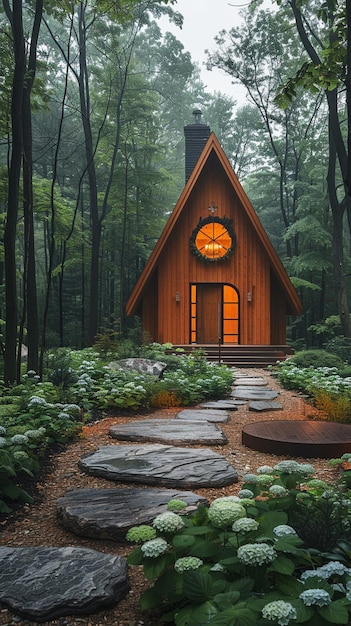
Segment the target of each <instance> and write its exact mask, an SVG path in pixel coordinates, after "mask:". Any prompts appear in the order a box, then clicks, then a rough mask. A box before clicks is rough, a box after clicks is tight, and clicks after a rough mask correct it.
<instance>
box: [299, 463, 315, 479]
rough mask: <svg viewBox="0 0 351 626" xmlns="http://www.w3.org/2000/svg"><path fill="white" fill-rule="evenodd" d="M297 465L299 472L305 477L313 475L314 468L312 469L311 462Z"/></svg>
mask: <svg viewBox="0 0 351 626" xmlns="http://www.w3.org/2000/svg"><path fill="white" fill-rule="evenodd" d="M299 465H300V467H299V472H301V474H303V475H304V476H306V477H307V476H313V474H315V473H316V470H315V469H314V467H313V465H311V463H300V464H299Z"/></svg>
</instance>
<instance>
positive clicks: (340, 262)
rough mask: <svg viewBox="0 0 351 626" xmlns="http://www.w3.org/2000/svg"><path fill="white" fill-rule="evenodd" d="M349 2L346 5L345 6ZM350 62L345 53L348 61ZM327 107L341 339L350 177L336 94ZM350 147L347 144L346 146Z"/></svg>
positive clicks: (348, 328) (303, 35) (348, 330)
mask: <svg viewBox="0 0 351 626" xmlns="http://www.w3.org/2000/svg"><path fill="white" fill-rule="evenodd" d="M349 4H350V2H349V1H348V2H346V5H349ZM290 6H291V8H292V11H293V14H294V17H295V21H296V26H297V30H298V33H299V36H300V39H301V42H302V44H303V46H304V48H305V50H306V52H307V53H308V55H309V57H310V59H311V60H312V62H313V63H315V64H316V65H318V64H319V63H320V62H321V60H320V57H319V55H318V53H317V51H316V49H315V48H314V46H313V45H312V43H311V40H310V38H309V35H308V33H307V31H306V28H305V23H304V21H303V18H302V14H301V11H300V7H299V4H298V2H297V0H290ZM347 16H348V19H350V8H348V10H347ZM329 36H330V42H331V44H333V43H335V37H336V35H335V33H334V31H333V28H332V26H331V27H330V32H329ZM349 60H350V57H349V51H348V61H349ZM325 95H326V99H327V103H328V125H329V166H328V176H327V184H328V194H329V202H330V207H331V210H332V217H333V263H334V278H335V283H336V292H337V305H338V313H339V316H340V321H341V325H342V329H343V334H344V335H345V337H351V323H350V314H349V306H348V298H347V290H346V284H345V279H344V240H343V229H344V213H345V209H346V212H347V215H348V216H349V217H350V215H351V204H350V203H351V196H350V195H349V187H348V181H349V177H350V171H349V170H348V167H350V145H348V150H349V154H348V152H347V147H346V146H345V142H344V138H343V135H342V132H341V126H340V119H339V115H338V91H337V89H333V90H330V91H329V90H326V92H325ZM350 143H351V142H350ZM336 160H338V163H339V169H340V173H341V177H342V181H343V185H344V190H345V198H344V200H343V203H342V204H341V203H340V202H339V200H338V197H337V191H336V175H335V167H336ZM350 228H351V220H350V221H349V229H350Z"/></svg>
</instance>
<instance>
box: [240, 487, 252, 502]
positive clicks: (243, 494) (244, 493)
mask: <svg viewBox="0 0 351 626" xmlns="http://www.w3.org/2000/svg"><path fill="white" fill-rule="evenodd" d="M238 497H239V498H240V499H241V500H242V499H243V498H249V500H251V499H252V498H254V497H255V494H254V492H253V491H251V489H240V491H239V492H238Z"/></svg>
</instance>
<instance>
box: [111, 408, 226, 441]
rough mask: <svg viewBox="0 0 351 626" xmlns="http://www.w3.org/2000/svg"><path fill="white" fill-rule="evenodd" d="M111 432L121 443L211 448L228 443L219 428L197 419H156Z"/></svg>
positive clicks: (123, 426)
mask: <svg viewBox="0 0 351 626" xmlns="http://www.w3.org/2000/svg"><path fill="white" fill-rule="evenodd" d="M199 413H200V411H199ZM222 415H223V413H222ZM199 419H200V418H198V420H199ZM203 419H205V418H203ZM218 421H220V420H218ZM109 432H110V435H111V437H113V438H114V439H118V440H119V441H157V442H159V443H170V444H173V443H174V444H177V443H179V442H180V443H184V444H185V443H189V444H190V443H192V444H196V443H200V444H201V443H204V444H206V445H209V446H211V445H221V444H222V445H223V444H225V443H227V441H228V440H227V438H226V436H225V434H224V433H223V432H222V430H221V429H220V428H219V427H218V426H216V425H215V424H210V422H205V423H201V424H200V423H199V421H196V419H195V417H194V418H193V421H192V422H186V421H180V420H177V419H159V420H158V419H155V420H142V421H138V422H128V423H127V424H116V425H115V426H111V428H110V431H109Z"/></svg>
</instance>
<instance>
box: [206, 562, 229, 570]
mask: <svg viewBox="0 0 351 626" xmlns="http://www.w3.org/2000/svg"><path fill="white" fill-rule="evenodd" d="M225 571H226V569H225V567H223V565H222V564H221V563H215V564H214V565H212V567H211V569H210V572H225Z"/></svg>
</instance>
